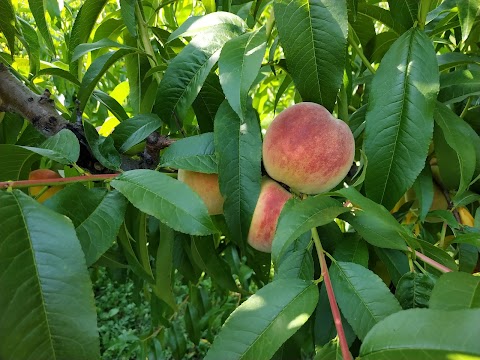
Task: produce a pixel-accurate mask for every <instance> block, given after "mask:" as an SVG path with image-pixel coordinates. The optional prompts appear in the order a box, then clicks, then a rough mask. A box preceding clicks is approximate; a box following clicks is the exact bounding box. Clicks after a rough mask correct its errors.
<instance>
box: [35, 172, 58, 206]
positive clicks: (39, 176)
mask: <svg viewBox="0 0 480 360" xmlns="http://www.w3.org/2000/svg"><path fill="white" fill-rule="evenodd" d="M59 178H61V176H60V175H59V174H58V173H56V172H55V171H53V170H49V169H38V170H33V171H31V172H30V174H29V175H28V180H48V179H59ZM44 187H45V186H32V187H29V188H28V192H29V193H30V195H32V196H36V195H38V194H39V193H40V192H41V191H42V190H43V188H44ZM62 189H63V186H52V187H50V188H49V189H48V190H47V191H45V192H44V193H43V194H42V195H41V196H40V197H39V198H38V199H37V200H38V202H41V203H43V202H44V201H46V200H47V199H49V198H51V197H52V196H53V195H55V194H56V193H57V192H59V191H60V190H62Z"/></svg>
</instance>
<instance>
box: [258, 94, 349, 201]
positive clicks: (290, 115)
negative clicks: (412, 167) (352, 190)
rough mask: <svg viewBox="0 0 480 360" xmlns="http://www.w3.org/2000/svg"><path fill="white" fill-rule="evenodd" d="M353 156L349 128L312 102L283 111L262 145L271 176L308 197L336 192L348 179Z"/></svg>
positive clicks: (267, 169) (264, 160)
mask: <svg viewBox="0 0 480 360" xmlns="http://www.w3.org/2000/svg"><path fill="white" fill-rule="evenodd" d="M354 155H355V140H354V138H353V134H352V132H351V131H350V128H349V127H348V125H347V124H346V123H344V122H343V121H341V120H338V119H336V118H334V117H333V116H332V114H330V112H328V110H327V109H325V108H324V107H323V106H321V105H318V104H315V103H311V102H303V103H299V104H296V105H293V106H291V107H289V108H288V109H286V110H284V111H282V112H281V113H280V114H279V115H278V116H277V117H276V118H275V119H274V120H273V121H272V123H271V125H270V126H269V128H268V129H267V133H266V134H265V138H264V141H263V163H264V165H265V170H266V171H267V173H268V175H270V177H271V178H273V179H275V180H277V181H279V182H282V183H284V184H286V185H288V186H290V187H291V188H292V189H293V190H295V191H299V192H301V193H305V194H318V193H321V192H325V191H328V190H330V189H332V188H334V187H335V186H336V185H337V184H338V183H340V181H342V179H343V178H344V177H345V176H346V175H347V173H348V171H349V170H350V167H351V166H352V163H353V158H354Z"/></svg>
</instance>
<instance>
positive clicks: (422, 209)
mask: <svg viewBox="0 0 480 360" xmlns="http://www.w3.org/2000/svg"><path fill="white" fill-rule="evenodd" d="M413 189H414V190H415V195H416V197H417V199H418V209H419V211H418V219H419V220H420V221H425V217H426V216H427V213H428V211H429V210H430V207H431V206H432V203H433V198H434V188H433V181H432V171H431V170H430V165H426V166H425V167H424V168H423V170H422V172H421V173H420V175H418V178H417V180H415V183H414V184H413Z"/></svg>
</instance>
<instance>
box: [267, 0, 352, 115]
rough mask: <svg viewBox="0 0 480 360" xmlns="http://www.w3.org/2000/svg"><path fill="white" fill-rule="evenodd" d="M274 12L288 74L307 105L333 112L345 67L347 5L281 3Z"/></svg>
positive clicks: (302, 0) (299, 1)
mask: <svg viewBox="0 0 480 360" xmlns="http://www.w3.org/2000/svg"><path fill="white" fill-rule="evenodd" d="M273 8H274V11H275V20H276V22H277V28H278V32H279V35H280V43H281V45H282V47H283V50H284V52H285V57H286V59H287V65H288V72H289V74H290V75H291V76H292V78H293V81H294V83H295V86H296V88H297V90H298V92H299V93H300V95H301V96H302V99H303V101H312V102H316V103H319V104H322V105H323V106H325V107H326V108H327V109H328V110H330V111H331V110H332V109H333V106H334V104H335V100H336V98H337V92H338V90H339V89H340V85H341V84H342V79H343V70H344V65H345V54H346V52H345V48H346V45H347V30H348V16H347V5H346V2H345V1H336V0H324V1H321V2H316V1H310V0H280V1H275V2H274V3H273ZM326 44H328V46H326Z"/></svg>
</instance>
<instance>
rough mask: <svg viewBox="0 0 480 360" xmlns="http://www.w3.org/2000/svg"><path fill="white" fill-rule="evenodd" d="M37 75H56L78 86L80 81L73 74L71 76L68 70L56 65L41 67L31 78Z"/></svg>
mask: <svg viewBox="0 0 480 360" xmlns="http://www.w3.org/2000/svg"><path fill="white" fill-rule="evenodd" d="M39 76H58V77H60V78H62V79H65V80H67V81H70V82H71V83H72V84H73V85H77V86H80V81H78V79H77V78H76V77H75V76H73V75H72V74H71V73H69V72H68V71H66V70H63V69H60V68H57V67H47V68H45V69H42V70H40V71H38V72H37V73H36V74H35V76H34V77H33V79H35V78H37V77H39Z"/></svg>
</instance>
